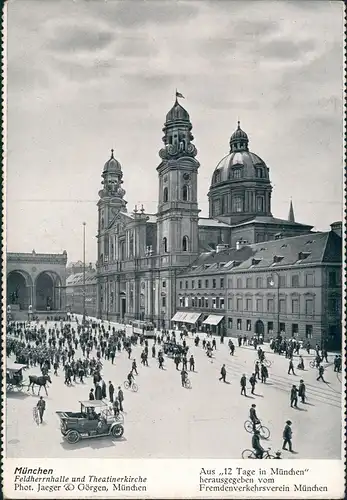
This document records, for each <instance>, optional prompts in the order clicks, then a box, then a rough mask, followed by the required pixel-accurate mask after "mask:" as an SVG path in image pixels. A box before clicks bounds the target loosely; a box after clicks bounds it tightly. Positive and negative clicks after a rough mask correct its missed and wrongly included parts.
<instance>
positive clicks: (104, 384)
mask: <svg viewBox="0 0 347 500" xmlns="http://www.w3.org/2000/svg"><path fill="white" fill-rule="evenodd" d="M101 395H102V399H105V398H106V397H107V389H106V382H105V380H102V382H101Z"/></svg>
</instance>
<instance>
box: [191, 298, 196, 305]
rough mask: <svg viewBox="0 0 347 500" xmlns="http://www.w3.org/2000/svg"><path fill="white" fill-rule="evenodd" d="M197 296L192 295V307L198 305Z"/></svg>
mask: <svg viewBox="0 0 347 500" xmlns="http://www.w3.org/2000/svg"><path fill="white" fill-rule="evenodd" d="M195 301H196V298H195V297H192V307H195V306H196V302H195Z"/></svg>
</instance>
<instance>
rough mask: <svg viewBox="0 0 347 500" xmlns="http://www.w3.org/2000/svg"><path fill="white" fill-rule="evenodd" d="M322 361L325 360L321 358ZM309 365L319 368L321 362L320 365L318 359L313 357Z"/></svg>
mask: <svg viewBox="0 0 347 500" xmlns="http://www.w3.org/2000/svg"><path fill="white" fill-rule="evenodd" d="M322 361H323V360H321V362H322ZM309 366H310V367H311V368H319V366H320V364H318V365H317V362H316V360H315V359H312V360H311V361H310V362H309Z"/></svg>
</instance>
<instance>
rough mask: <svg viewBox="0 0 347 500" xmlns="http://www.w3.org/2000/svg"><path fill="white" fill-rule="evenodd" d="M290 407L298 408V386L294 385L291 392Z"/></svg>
mask: <svg viewBox="0 0 347 500" xmlns="http://www.w3.org/2000/svg"><path fill="white" fill-rule="evenodd" d="M290 406H291V407H292V408H293V406H294V407H295V408H297V407H298V389H297V387H296V385H293V387H292V389H291V391H290Z"/></svg>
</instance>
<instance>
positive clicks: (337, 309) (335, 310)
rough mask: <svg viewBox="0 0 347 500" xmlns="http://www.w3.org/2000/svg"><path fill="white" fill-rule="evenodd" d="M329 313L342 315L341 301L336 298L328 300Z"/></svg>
mask: <svg viewBox="0 0 347 500" xmlns="http://www.w3.org/2000/svg"><path fill="white" fill-rule="evenodd" d="M328 312H329V313H330V314H341V300H340V299H339V298H336V297H332V298H330V299H328Z"/></svg>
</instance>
